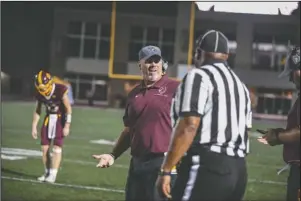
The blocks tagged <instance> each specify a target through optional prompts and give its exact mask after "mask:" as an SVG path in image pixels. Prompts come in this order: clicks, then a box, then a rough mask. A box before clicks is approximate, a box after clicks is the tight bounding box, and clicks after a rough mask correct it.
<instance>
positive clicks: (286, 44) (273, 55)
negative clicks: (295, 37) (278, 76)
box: [252, 33, 292, 72]
mask: <svg viewBox="0 0 301 201" xmlns="http://www.w3.org/2000/svg"><path fill="white" fill-rule="evenodd" d="M291 38H292V37H290V36H288V35H281V36H277V35H263V34H256V33H255V34H254V38H253V44H252V49H253V52H252V53H253V55H252V68H254V69H260V70H271V71H277V72H279V71H282V70H283V68H284V63H285V58H286V55H287V52H288V48H291V45H290V42H291V40H290V39H291Z"/></svg>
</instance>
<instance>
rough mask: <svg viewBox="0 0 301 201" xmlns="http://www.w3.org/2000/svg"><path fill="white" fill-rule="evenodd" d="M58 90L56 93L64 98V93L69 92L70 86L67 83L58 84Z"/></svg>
mask: <svg viewBox="0 0 301 201" xmlns="http://www.w3.org/2000/svg"><path fill="white" fill-rule="evenodd" d="M56 87H57V90H55V92H56V95H57V96H58V97H59V98H60V99H62V98H63V97H64V94H65V93H66V92H67V90H68V88H67V87H66V86H65V85H62V84H57V86H56Z"/></svg>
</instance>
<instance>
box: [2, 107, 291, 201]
mask: <svg viewBox="0 0 301 201" xmlns="http://www.w3.org/2000/svg"><path fill="white" fill-rule="evenodd" d="M33 108H34V105H33V104H32V103H18V102H14V103H8V102H6V103H3V104H2V112H1V113H2V143H1V144H2V148H3V147H4V148H21V149H28V150H37V151H39V150H40V142H39V140H33V139H32V137H31V121H32V111H33ZM122 114H123V111H122V110H115V109H100V108H88V107H74V109H73V121H72V128H71V134H70V136H69V137H68V138H67V139H65V145H64V150H63V160H62V165H61V169H60V170H59V173H58V178H57V183H59V184H61V185H60V186H57V185H51V184H44V183H37V182H34V181H31V180H35V179H36V178H37V177H38V176H40V175H41V174H42V173H43V171H44V170H43V165H42V163H41V159H40V157H28V158H27V159H23V160H5V159H2V161H1V162H2V168H1V173H2V177H3V176H4V177H5V178H2V200H5V201H6V200H7V201H8V200H31V201H34V200H74V201H76V200H82V201H84V200H85V201H87V200H124V193H123V192H111V190H114V189H115V190H116V189H117V190H124V186H125V182H126V177H127V171H128V165H129V159H130V155H129V153H128V152H126V153H125V154H124V155H123V156H122V157H120V158H119V159H118V160H117V161H116V163H115V165H114V166H112V167H111V168H108V169H97V168H96V167H95V165H96V161H95V160H94V159H93V158H92V157H91V155H92V154H98V153H105V152H109V151H110V150H111V149H112V146H111V145H100V144H92V143H91V142H90V141H91V140H99V139H105V140H115V139H116V138H117V137H118V136H119V134H120V131H121V130H122V127H123V124H122ZM267 126H269V125H265V124H264V123H258V124H256V125H254V129H256V128H264V127H267ZM250 144H251V148H250V150H251V153H250V155H249V156H248V157H247V163H248V174H249V182H248V186H247V191H246V194H245V200H284V198H285V191H286V186H285V182H286V178H287V172H285V173H283V174H281V175H279V176H278V175H277V174H276V172H277V169H279V168H281V167H282V166H283V165H284V163H283V161H282V154H281V153H282V152H281V147H272V148H271V147H268V146H265V145H262V144H259V143H258V142H257V141H256V140H255V139H254V138H251V143H250ZM7 178H8V179H7ZM11 178H17V179H18V178H22V179H25V181H23V182H21V181H16V180H11ZM68 185H72V186H68ZM87 186H88V188H89V187H97V188H95V189H91V188H90V189H88V188H86V187H87Z"/></svg>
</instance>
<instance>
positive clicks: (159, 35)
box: [129, 26, 175, 63]
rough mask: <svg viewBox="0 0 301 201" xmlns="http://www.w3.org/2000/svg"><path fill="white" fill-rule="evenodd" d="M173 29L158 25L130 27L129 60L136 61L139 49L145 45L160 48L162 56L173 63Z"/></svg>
mask: <svg viewBox="0 0 301 201" xmlns="http://www.w3.org/2000/svg"><path fill="white" fill-rule="evenodd" d="M174 43H175V30H174V29H166V28H159V27H139V26H133V27H131V38H130V44H129V48H130V49H129V61H137V60H138V53H139V50H140V49H141V48H142V47H143V46H146V45H155V46H158V47H160V48H161V51H162V55H163V58H164V59H165V60H166V61H168V62H169V63H173V54H174Z"/></svg>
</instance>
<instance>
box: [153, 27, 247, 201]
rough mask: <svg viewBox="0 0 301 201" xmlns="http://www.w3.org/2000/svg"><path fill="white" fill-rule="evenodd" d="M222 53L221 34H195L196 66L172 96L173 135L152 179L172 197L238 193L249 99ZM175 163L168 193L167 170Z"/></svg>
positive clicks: (224, 41)
mask: <svg viewBox="0 0 301 201" xmlns="http://www.w3.org/2000/svg"><path fill="white" fill-rule="evenodd" d="M228 55H229V47H228V39H227V38H226V37H225V35H224V34H223V33H221V32H219V31H215V30H210V31H208V32H206V33H205V34H204V35H203V36H202V37H199V40H198V41H197V44H196V51H195V56H194V60H195V66H196V68H193V69H191V70H190V71H189V72H188V73H187V75H186V76H185V77H184V79H183V80H182V83H181V85H180V86H179V87H178V90H177V92H176V94H175V96H174V99H173V102H172V108H171V118H172V123H173V137H172V141H171V142H170V145H169V151H168V154H167V157H166V159H165V160H164V162H163V164H162V166H161V171H160V173H159V177H158V179H157V188H158V190H159V191H160V192H162V193H163V194H164V195H165V196H167V197H169V198H170V197H172V200H176V201H178V200H203V201H208V200H210V201H213V200H219V201H222V200H229V201H230V200H231V201H233V200H235V201H238V200H242V198H243V196H244V193H245V188H246V183H247V169H246V162H245V156H246V154H247V153H248V151H249V139H248V133H247V130H248V128H251V118H252V113H251V101H250V97H249V92H248V89H247V88H246V86H245V85H244V83H243V82H242V81H241V80H240V79H239V78H238V77H237V75H236V74H235V73H234V72H233V71H232V70H231V68H230V67H229V66H228V64H227V59H228ZM183 156H184V157H183ZM182 157H183V158H182ZM180 160H181V162H180ZM179 162H180V165H179V168H178V177H177V180H176V183H175V186H174V188H173V191H172V192H170V187H169V186H170V185H169V182H170V172H171V168H172V167H173V166H174V165H176V164H178V163H179Z"/></svg>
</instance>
